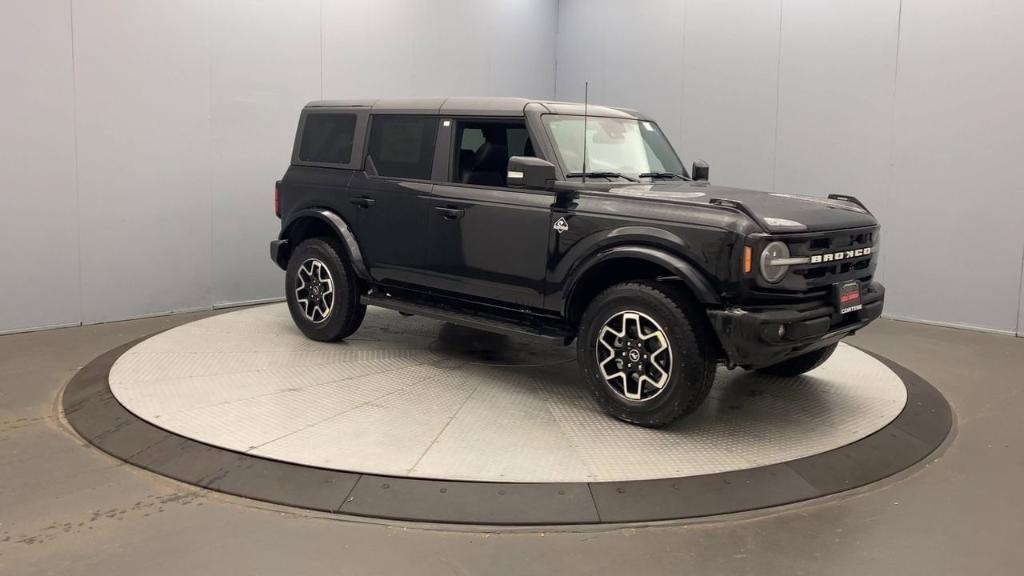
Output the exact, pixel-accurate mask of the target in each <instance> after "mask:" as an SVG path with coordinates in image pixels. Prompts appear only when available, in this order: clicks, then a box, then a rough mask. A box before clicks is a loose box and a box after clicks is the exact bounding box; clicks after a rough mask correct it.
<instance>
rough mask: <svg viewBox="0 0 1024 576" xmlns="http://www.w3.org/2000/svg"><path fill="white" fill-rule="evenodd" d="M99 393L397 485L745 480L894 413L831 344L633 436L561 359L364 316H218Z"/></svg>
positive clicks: (522, 345) (169, 421)
mask: <svg viewBox="0 0 1024 576" xmlns="http://www.w3.org/2000/svg"><path fill="white" fill-rule="evenodd" d="M110 388H111V390H112V392H113V394H114V396H115V397H116V398H117V400H118V401H120V403H121V404H123V405H124V406H125V407H126V408H127V409H128V410H129V411H131V412H132V413H134V414H135V415H136V416H138V417H139V418H142V419H144V420H146V421H148V422H150V423H152V424H154V425H156V426H158V427H160V428H163V429H165V430H168V431H170V432H173V433H175V434H178V435H180V436H183V437H186V438H190V439H193V440H196V441H199V442H202V443H204V444H208V445H213V446H217V447H221V448H224V449H227V450H232V451H236V452H241V453H245V454H250V455H253V456H258V457H263V458H270V459H274V460H278V461H283V462H291V463H295V464H301V465H308V466H316V467H320V468H327V469H334V470H343V471H349V472H357V473H363V474H378V475H386V476H399V477H410V478H427V479H444V480H469V481H478V482H516V483H523V482H536V483H544V482H619V481H633V480H649V479H658V478H675V477H686V476H698V475H706V474H715V473H721V472H729V471H737V470H744V469H751V468H757V467H762V466H767V465H771V464H777V463H781V462H787V461H791V460H796V459H799V458H804V457H807V456H811V455H814V454H819V453H822V452H826V451H829V450H832V449H836V448H839V447H841V446H845V445H848V444H850V443H852V442H855V441H857V440H859V439H861V438H864V437H866V436H868V435H870V434H872V433H874V432H876V431H878V430H879V429H881V428H883V427H884V426H886V425H887V424H889V423H890V422H891V421H892V420H893V419H895V418H896V417H897V415H899V414H900V412H901V411H902V410H903V408H904V405H905V403H906V400H907V391H906V388H905V387H904V384H903V382H902V381H901V379H900V378H899V377H898V376H897V375H896V374H895V373H894V372H893V371H892V370H891V369H889V368H888V367H887V366H885V365H884V364H883V363H882V362H880V361H878V360H876V359H874V358H872V357H871V356H869V355H868V354H866V353H864V352H861V351H859V350H857V349H856V348H853V347H851V346H847V345H841V346H840V347H839V349H838V350H837V351H836V353H835V354H834V356H833V357H832V358H831V359H830V360H829V361H828V362H827V363H826V364H825V365H823V366H822V367H820V368H818V369H816V370H814V371H812V372H810V373H808V374H807V375H805V376H802V377H798V378H790V379H786V378H778V377H772V376H766V375H762V374H758V373H752V372H746V371H743V370H735V371H729V370H726V369H724V368H722V369H720V370H719V372H718V376H717V380H716V383H715V386H714V388H713V390H712V393H711V396H710V398H709V399H708V401H707V402H706V403H705V405H704V406H702V407H701V409H699V410H698V411H697V412H696V413H694V414H692V415H690V416H688V417H686V418H685V419H683V420H681V421H679V422H677V423H676V424H674V425H672V426H670V427H668V428H664V429H660V430H650V429H645V428H641V427H637V426H634V425H630V424H626V423H623V422H620V421H618V420H615V419H613V418H611V417H609V416H607V415H605V414H604V413H602V412H601V411H600V410H599V409H598V408H597V406H596V404H595V403H594V402H593V400H592V399H591V397H590V395H589V392H588V390H587V389H586V388H585V386H584V385H583V384H582V383H581V382H580V378H579V373H578V368H577V366H576V362H575V348H574V347H564V348H562V347H551V346H548V345H544V344H538V343H533V342H531V341H528V340H515V339H509V338H507V337H503V336H497V335H491V334H487V333H482V332H478V331H475V330H469V329H463V328H458V327H455V326H452V325H447V324H442V323H440V322H436V321H433V320H428V319H423V318H419V317H402V316H400V315H399V314H397V313H394V312H391V311H386V310H381V309H377V308H371V309H370V311H369V313H368V314H367V316H366V321H365V322H364V324H363V326H362V328H361V329H360V330H359V331H358V332H356V334H355V335H354V336H352V337H350V338H349V339H348V340H346V341H344V342H339V343H331V344H327V343H320V342H314V341H311V340H308V339H306V338H305V337H303V336H302V334H301V333H300V332H299V331H298V329H296V328H295V326H294V325H293V324H292V320H291V318H290V316H289V314H288V311H287V308H286V306H285V305H284V304H274V305H268V306H261V307H257V308H251V309H245V310H241V311H237V312H230V313H226V314H222V315H219V316H214V317H211V318H207V319H203V320H199V321H196V322H192V323H190V324H186V325H183V326H180V327H178V328H175V329H172V330H169V331H167V332H164V333H162V334H159V335H156V336H154V337H152V338H149V339H147V340H145V341H143V342H142V343H140V344H138V345H136V346H134V347H133V348H131V349H130V350H129V351H128V352H126V353H125V354H123V355H122V356H121V357H120V358H119V359H118V360H117V362H116V363H115V364H114V366H113V368H112V369H111V371H110Z"/></svg>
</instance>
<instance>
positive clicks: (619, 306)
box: [576, 281, 717, 428]
mask: <svg viewBox="0 0 1024 576" xmlns="http://www.w3.org/2000/svg"><path fill="white" fill-rule="evenodd" d="M629 311H633V312H639V313H641V314H643V315H646V316H647V317H648V318H649V319H650V320H653V321H654V322H655V323H656V324H657V325H658V326H659V327H660V328H661V331H662V332H663V333H664V334H665V337H666V338H667V340H668V342H669V345H670V351H671V362H670V363H671V367H672V369H671V371H670V372H669V375H668V379H667V383H665V384H664V385H663V386H662V388H660V389H658V390H660V392H656V393H655V395H654V396H653V397H650V398H648V399H640V400H636V399H630V398H627V397H626V395H625V394H623V393H621V392H619V391H616V386H614V385H613V384H612V383H610V382H609V381H608V380H606V379H605V377H604V375H603V373H602V370H601V362H600V361H599V358H598V352H597V348H598V346H600V344H599V343H598V340H597V339H598V337H599V336H600V335H601V332H602V331H603V330H604V327H605V325H606V323H607V322H609V321H613V322H614V320H613V319H615V318H616V316H617V315H619V314H622V313H624V312H629ZM606 337H607V334H606ZM576 356H577V360H578V362H579V365H580V369H581V371H582V372H583V376H584V379H585V380H586V382H587V385H588V386H589V387H590V390H591V392H592V394H593V396H594V399H595V400H596V402H597V404H598V405H599V406H600V407H601V409H602V410H604V411H605V412H606V413H608V414H610V415H612V416H614V417H615V418H618V419H620V420H624V421H626V422H631V423H633V424H638V425H640V426H647V427H651V428H657V427H661V426H665V425H666V424H669V423H671V422H673V421H675V420H676V419H678V418H680V417H681V416H683V415H685V414H688V413H690V412H692V411H694V410H696V409H697V407H698V406H700V405H701V403H702V402H704V400H705V399H706V398H707V396H708V393H709V392H710V391H711V385H712V384H713V383H714V380H715V371H716V369H717V344H716V342H715V340H714V337H713V335H712V334H711V332H710V326H708V324H707V321H706V320H705V318H704V317H703V312H702V311H701V310H700V308H699V307H698V306H697V305H695V304H694V303H693V302H692V301H691V300H690V299H689V298H688V297H687V296H686V295H684V294H682V293H681V292H680V291H678V290H677V289H675V288H673V287H672V286H670V285H667V284H664V283H660V282H655V281H633V282H626V283H623V284H617V285H615V286H612V287H611V288H608V289H607V290H605V291H604V292H601V293H600V294H598V295H597V296H596V297H595V298H594V299H593V300H592V301H591V302H590V304H589V306H588V307H587V309H586V312H584V314H583V318H582V320H581V322H580V330H579V335H578V339H577V345H576ZM652 358H653V356H652ZM666 363H668V362H666ZM648 388H649V389H650V387H648ZM634 394H636V393H635V392H634Z"/></svg>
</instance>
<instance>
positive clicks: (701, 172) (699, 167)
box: [690, 160, 711, 182]
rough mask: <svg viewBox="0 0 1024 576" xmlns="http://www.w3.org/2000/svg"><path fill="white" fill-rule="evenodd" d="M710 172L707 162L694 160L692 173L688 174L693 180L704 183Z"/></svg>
mask: <svg viewBox="0 0 1024 576" xmlns="http://www.w3.org/2000/svg"><path fill="white" fill-rule="evenodd" d="M710 170H711V169H710V168H709V167H708V163H707V162H705V161H703V160H694V161H693V171H692V172H691V173H690V176H692V177H693V179H694V180H704V181H705V182H706V181H707V179H708V173H709V172H710Z"/></svg>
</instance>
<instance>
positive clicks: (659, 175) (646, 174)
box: [640, 172, 689, 180]
mask: <svg viewBox="0 0 1024 576" xmlns="http://www.w3.org/2000/svg"><path fill="white" fill-rule="evenodd" d="M640 178H673V179H675V178H679V179H680V180H689V178H687V177H686V176H683V175H682V174H676V173H675V172H644V173H643V174H641V175H640Z"/></svg>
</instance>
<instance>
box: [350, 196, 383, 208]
mask: <svg viewBox="0 0 1024 576" xmlns="http://www.w3.org/2000/svg"><path fill="white" fill-rule="evenodd" d="M350 202H352V203H353V204H355V205H356V206H359V207H360V208H369V207H370V206H373V205H374V204H376V203H377V201H376V200H374V199H373V198H369V197H367V196H362V197H360V198H353V199H352V200H350Z"/></svg>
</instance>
